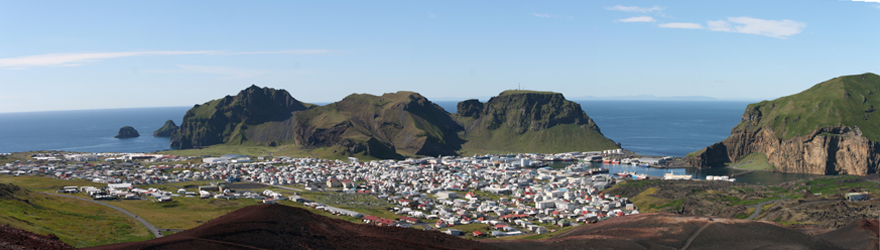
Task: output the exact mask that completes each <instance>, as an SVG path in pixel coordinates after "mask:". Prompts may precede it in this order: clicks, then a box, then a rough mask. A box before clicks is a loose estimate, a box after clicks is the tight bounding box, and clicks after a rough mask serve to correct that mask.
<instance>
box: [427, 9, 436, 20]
mask: <svg viewBox="0 0 880 250" xmlns="http://www.w3.org/2000/svg"><path fill="white" fill-rule="evenodd" d="M428 17H430V18H435V17H437V15H434V13H432V12H430V11H428Z"/></svg>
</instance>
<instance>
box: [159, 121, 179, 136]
mask: <svg viewBox="0 0 880 250" xmlns="http://www.w3.org/2000/svg"><path fill="white" fill-rule="evenodd" d="M177 128H179V127H178V126H177V124H174V121H172V120H168V121H165V125H163V126H162V127H161V128H159V129H157V130H156V131H154V132H153V136H156V137H171V133H173V132H174V131H175V130H177Z"/></svg>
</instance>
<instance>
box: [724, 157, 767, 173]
mask: <svg viewBox="0 0 880 250" xmlns="http://www.w3.org/2000/svg"><path fill="white" fill-rule="evenodd" d="M730 167H734V168H738V169H748V170H765V171H766V170H776V167H773V165H770V163H769V162H767V155H764V154H762V153H752V154H749V155H747V156H746V157H745V158H743V159H742V160H739V161H737V162H736V163H734V164H731V165H730Z"/></svg>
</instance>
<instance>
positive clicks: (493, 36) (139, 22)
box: [0, 0, 880, 113]
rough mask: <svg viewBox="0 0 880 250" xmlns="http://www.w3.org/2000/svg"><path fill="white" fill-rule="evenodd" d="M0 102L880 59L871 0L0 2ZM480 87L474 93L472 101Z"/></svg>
mask: <svg viewBox="0 0 880 250" xmlns="http://www.w3.org/2000/svg"><path fill="white" fill-rule="evenodd" d="M0 38H2V39H0V113H5V112H29V111H47V110H80V109H112V108H133V107H169V106H192V105H194V104H201V103H204V102H207V101H210V100H213V99H218V98H222V97H223V96H226V95H235V94H236V93H238V92H239V91H241V90H242V89H245V88H247V87H248V86H250V85H257V86H261V87H271V88H276V89H286V90H287V91H288V92H290V94H291V95H292V96H293V97H294V98H296V99H298V100H300V101H303V102H309V103H328V102H334V101H338V100H341V99H342V98H344V97H345V96H347V95H349V94H352V93H368V94H374V95H381V94H383V93H389V92H396V91H404V90H405V91H415V92H418V93H421V94H422V95H424V96H426V97H427V98H428V99H431V100H464V99H467V98H486V97H490V96H494V95H497V94H498V93H500V92H502V91H504V90H508V89H515V88H518V87H520V86H521V88H523V89H531V90H541V91H554V92H560V93H563V94H564V95H565V96H566V97H567V98H568V99H578V98H585V97H598V98H616V97H622V96H638V95H653V96H658V97H674V96H703V97H711V98H716V99H719V100H749V101H759V100H765V99H767V100H769V99H775V98H778V97H782V96H787V95H791V94H795V93H798V92H800V91H803V90H805V89H807V88H809V87H810V86H812V85H815V84H817V83H820V82H822V81H825V80H828V79H831V78H834V77H838V76H842V75H852V74H862V73H866V72H873V73H880V3H877V2H876V1H874V2H872V1H836V0H821V1H819V0H797V1H788V0H779V1H766V0H762V1H522V2H520V1H6V0H0ZM484 101H485V100H484Z"/></svg>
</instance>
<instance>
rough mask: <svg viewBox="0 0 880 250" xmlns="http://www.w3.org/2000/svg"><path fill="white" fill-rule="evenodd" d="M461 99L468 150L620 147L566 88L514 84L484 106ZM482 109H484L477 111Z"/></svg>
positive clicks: (549, 149) (477, 151)
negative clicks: (556, 90) (528, 87)
mask: <svg viewBox="0 0 880 250" xmlns="http://www.w3.org/2000/svg"><path fill="white" fill-rule="evenodd" d="M479 105H480V103H479V102H476V101H473V100H468V101H466V102H462V103H461V104H459V107H460V108H465V109H468V110H470V112H459V113H462V114H461V115H459V121H460V122H461V123H462V124H465V131H464V132H462V133H461V134H460V136H461V137H462V138H464V139H465V140H466V143H465V144H464V145H463V146H462V152H463V154H473V153H478V154H479V153H506V152H536V153H554V152H568V151H593V150H604V149H613V148H618V146H617V145H616V144H615V143H614V142H613V141H611V140H610V139H608V138H606V137H605V136H604V135H602V133H601V132H600V131H599V127H598V126H596V124H595V123H594V122H593V120H592V119H590V117H589V116H587V114H586V113H585V112H584V111H583V109H581V107H580V104H578V103H575V102H571V101H568V100H566V99H565V97H564V96H563V95H562V94H560V93H554V92H538V91H528V90H508V91H504V92H502V93H501V94H499V95H498V96H496V97H493V98H491V99H490V100H489V101H488V102H486V103H485V104H482V106H479ZM476 111H479V112H476Z"/></svg>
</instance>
